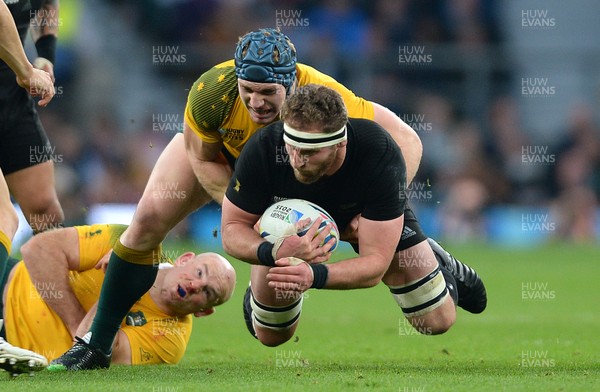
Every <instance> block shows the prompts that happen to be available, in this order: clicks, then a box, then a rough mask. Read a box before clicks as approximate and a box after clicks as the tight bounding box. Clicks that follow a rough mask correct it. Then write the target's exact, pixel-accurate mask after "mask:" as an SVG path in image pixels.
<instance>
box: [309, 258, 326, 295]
mask: <svg viewBox="0 0 600 392" xmlns="http://www.w3.org/2000/svg"><path fill="white" fill-rule="evenodd" d="M309 266H310V268H311V269H312V271H313V276H314V279H313V283H312V285H311V286H310V288H311V289H322V288H323V287H325V284H326V283H327V276H328V275H329V269H328V268H327V266H326V265H325V264H309Z"/></svg>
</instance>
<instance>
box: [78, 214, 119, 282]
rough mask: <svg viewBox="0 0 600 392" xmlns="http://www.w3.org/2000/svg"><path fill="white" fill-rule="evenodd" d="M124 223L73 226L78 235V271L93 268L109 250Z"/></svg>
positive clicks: (117, 237)
mask: <svg viewBox="0 0 600 392" xmlns="http://www.w3.org/2000/svg"><path fill="white" fill-rule="evenodd" d="M126 228H127V226H126V225H117V224H96V225H91V226H89V225H88V226H75V229H76V230H77V234H78V235H79V260H80V261H79V271H85V270H89V269H92V268H94V266H95V265H96V263H97V262H98V261H99V260H100V259H101V258H102V257H103V256H104V255H105V254H106V253H108V251H109V250H111V249H112V248H113V246H114V244H115V243H116V242H117V240H118V239H119V237H120V236H121V234H123V232H124V231H125V229H126Z"/></svg>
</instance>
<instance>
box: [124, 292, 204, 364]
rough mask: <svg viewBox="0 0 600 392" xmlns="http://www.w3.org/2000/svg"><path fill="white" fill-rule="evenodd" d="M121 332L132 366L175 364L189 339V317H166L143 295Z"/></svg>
mask: <svg viewBox="0 0 600 392" xmlns="http://www.w3.org/2000/svg"><path fill="white" fill-rule="evenodd" d="M121 330H122V331H123V332H124V333H125V334H126V335H127V338H128V339H129V345H130V346H131V364H132V365H151V364H161V363H166V364H176V363H178V362H179V361H180V360H181V358H183V355H184V354H185V350H186V347H187V344H188V342H189V340H190V336H191V334H192V316H191V315H187V316H185V317H182V318H179V317H173V316H169V315H167V314H165V313H163V312H162V311H161V310H160V309H159V308H158V307H157V306H156V304H155V303H154V301H153V300H152V298H151V297H150V295H149V294H145V295H144V296H143V297H142V298H141V299H140V300H139V301H138V302H136V304H135V305H134V306H133V307H132V308H131V311H130V312H129V313H128V314H127V316H126V317H125V320H124V321H123V323H122V324H121Z"/></svg>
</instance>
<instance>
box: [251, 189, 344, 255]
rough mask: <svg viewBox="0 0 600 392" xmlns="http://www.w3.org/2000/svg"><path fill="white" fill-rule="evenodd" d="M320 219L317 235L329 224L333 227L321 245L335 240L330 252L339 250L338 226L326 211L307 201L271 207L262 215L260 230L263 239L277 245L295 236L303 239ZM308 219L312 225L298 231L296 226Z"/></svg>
mask: <svg viewBox="0 0 600 392" xmlns="http://www.w3.org/2000/svg"><path fill="white" fill-rule="evenodd" d="M319 217H320V218H321V219H322V221H321V224H320V225H319V230H318V231H317V234H318V233H320V232H321V231H322V230H323V229H324V228H325V226H327V225H328V224H329V223H331V225H332V226H333V227H332V228H331V232H330V233H329V235H328V236H327V237H325V239H324V240H323V242H321V245H324V244H325V243H327V241H329V240H330V239H331V238H335V244H334V245H333V246H332V247H331V249H330V252H333V251H334V250H335V249H336V248H337V246H338V241H339V231H338V227H337V224H336V223H335V221H334V220H333V218H332V217H331V215H329V213H328V212H327V211H325V209H323V208H321V207H319V206H318V205H316V204H315V203H311V202H310V201H307V200H302V199H287V200H282V201H279V202H277V203H275V204H273V205H271V206H270V207H269V208H267V209H266V210H265V212H264V213H263V214H262V216H261V218H260V223H259V226H258V230H259V233H260V236H261V237H263V238H264V239H266V240H267V241H269V242H271V243H275V241H277V240H278V239H279V238H282V237H289V236H292V235H295V234H297V235H298V236H300V237H302V236H303V235H304V234H306V232H307V231H308V230H309V229H310V228H311V227H312V225H313V224H314V222H315V220H316V219H317V218H319ZM306 218H310V224H309V225H308V226H307V227H304V228H303V229H300V230H296V224H297V223H298V222H299V221H301V220H302V219H306Z"/></svg>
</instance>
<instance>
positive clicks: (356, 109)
mask: <svg viewBox="0 0 600 392" xmlns="http://www.w3.org/2000/svg"><path fill="white" fill-rule="evenodd" d="M296 70H297V73H296V74H297V78H298V85H299V86H306V85H307V84H311V83H312V84H320V85H323V86H327V87H330V88H332V89H334V90H335V91H337V92H338V93H340V95H341V96H342V98H343V99H344V104H345V105H346V110H348V117H351V118H364V119H367V120H373V118H374V111H373V104H372V103H371V102H370V101H367V100H366V99H364V98H361V97H358V96H356V95H355V94H354V93H353V92H352V91H351V90H350V89H348V88H347V87H345V86H344V85H343V84H341V83H339V82H337V81H336V80H335V79H334V78H332V77H331V76H329V75H326V74H324V73H322V72H319V71H317V70H316V69H314V68H313V67H311V66H308V65H306V64H300V63H299V64H297V66H296Z"/></svg>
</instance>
